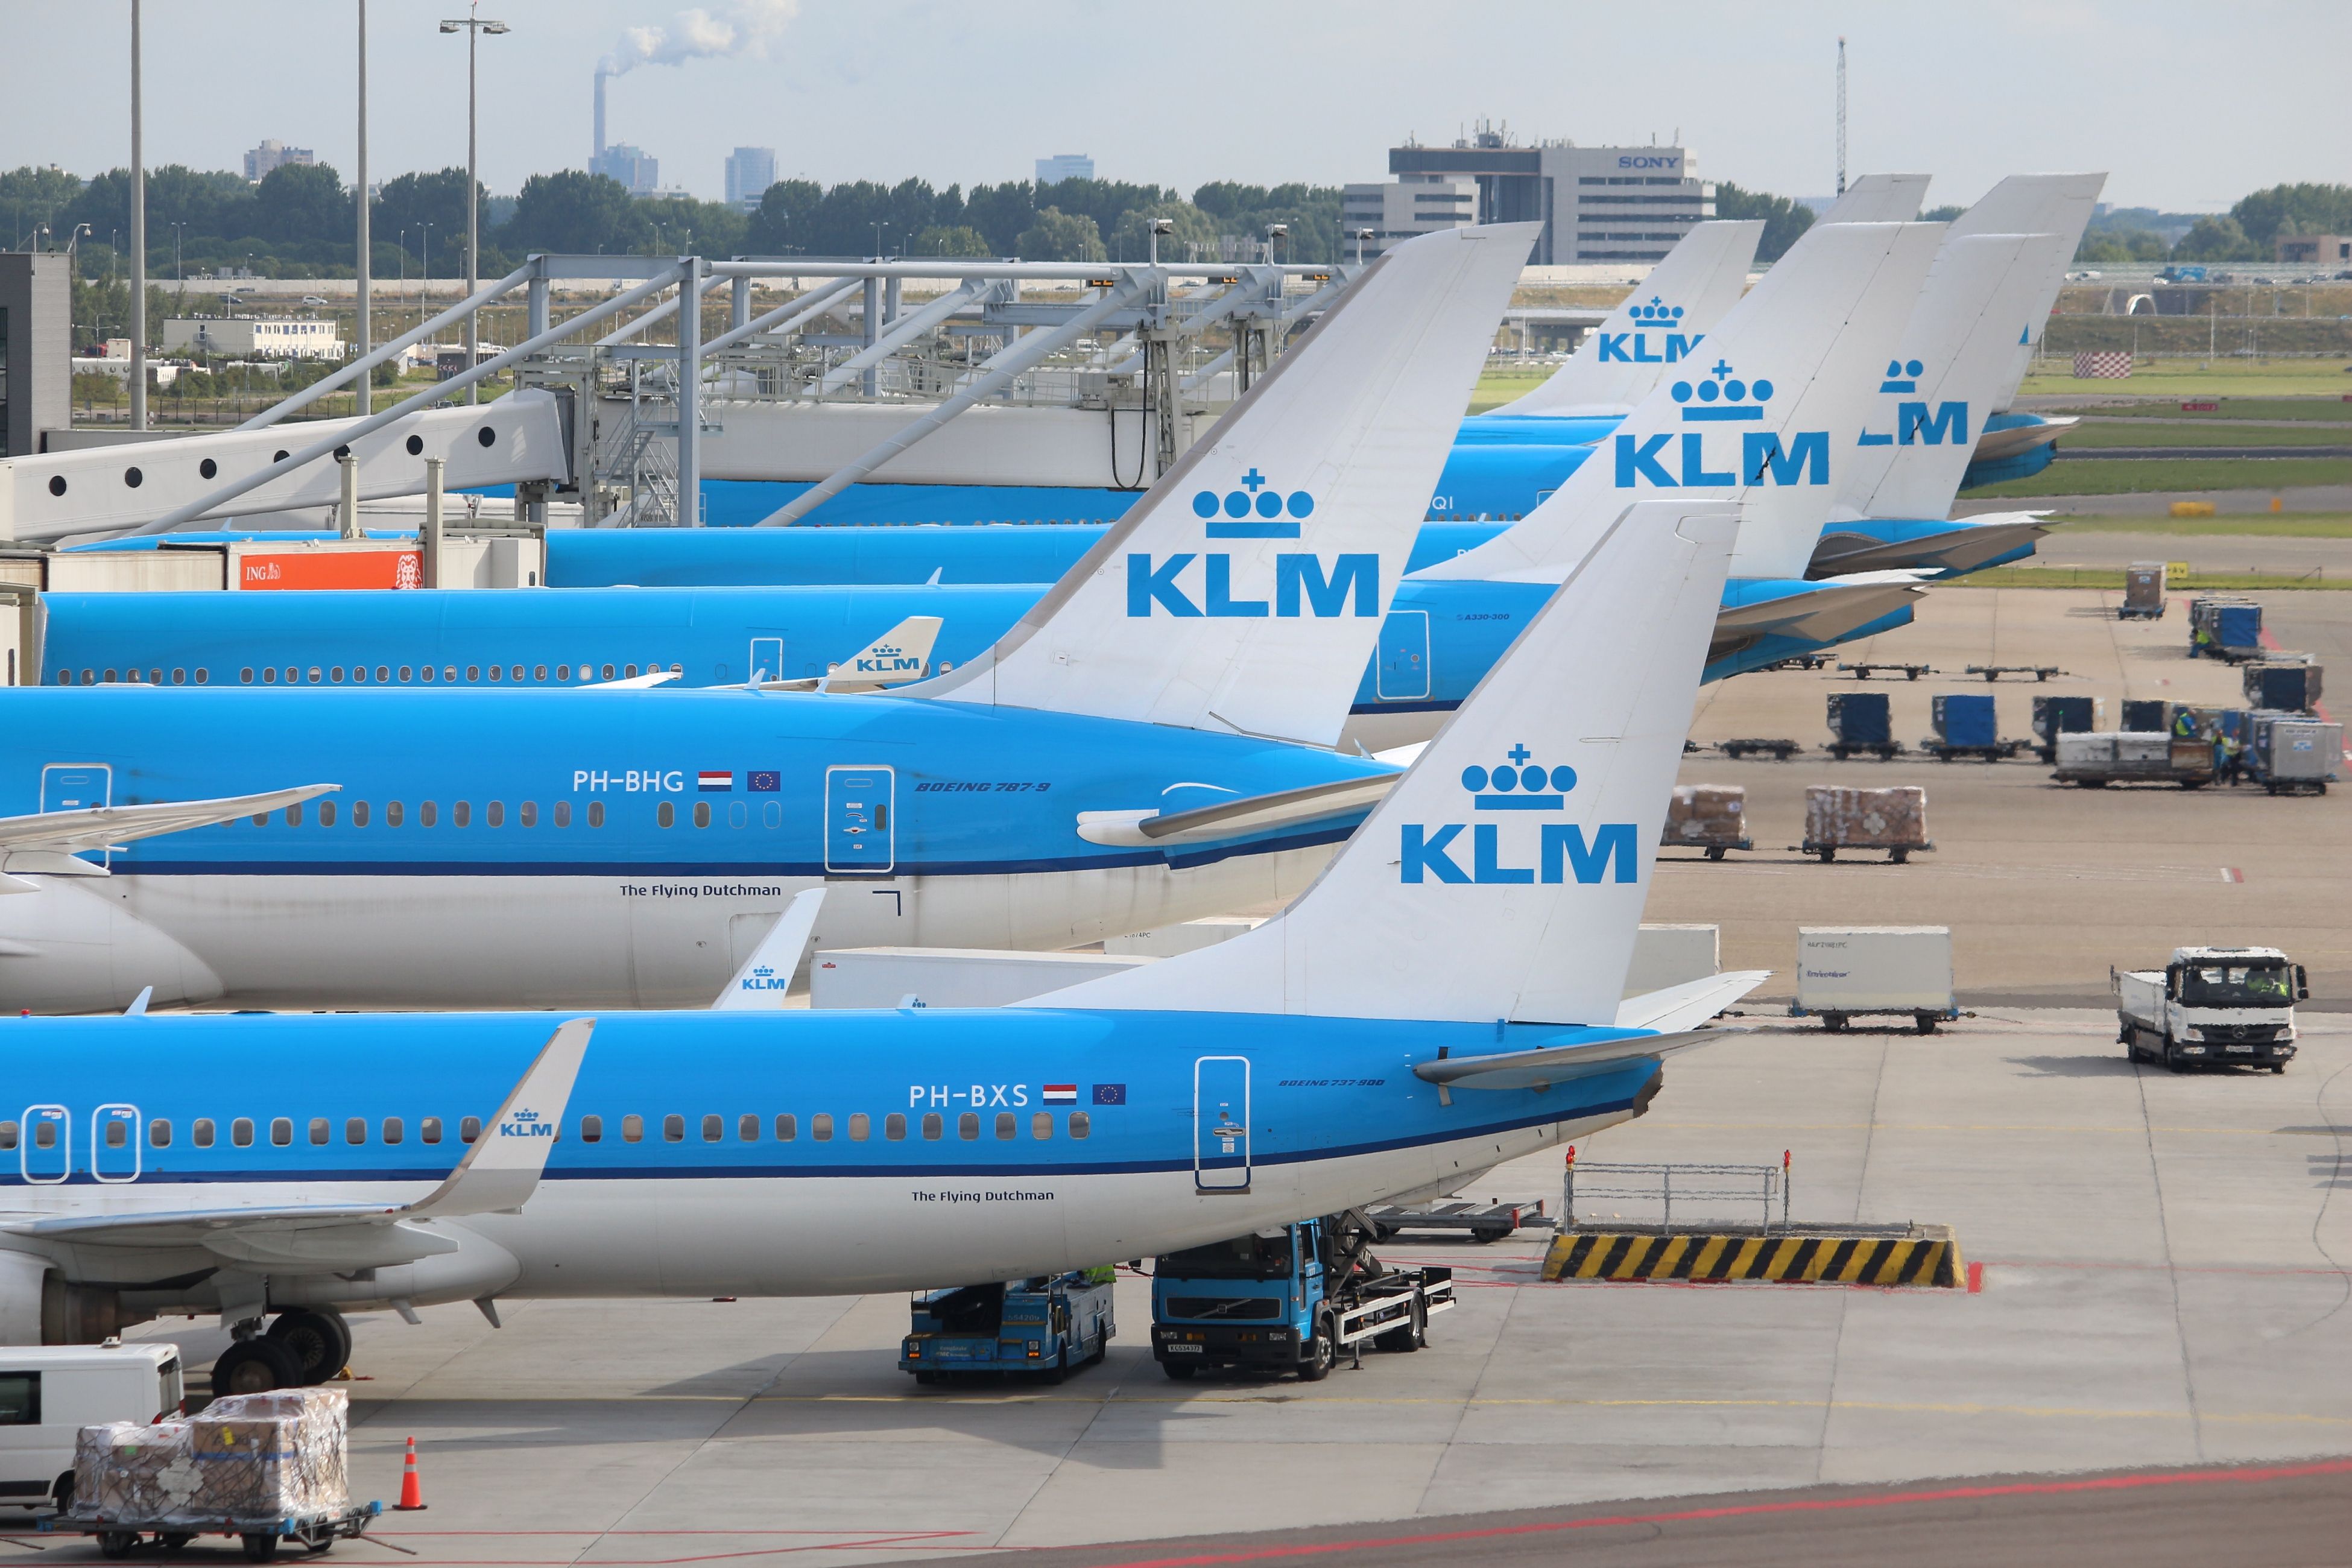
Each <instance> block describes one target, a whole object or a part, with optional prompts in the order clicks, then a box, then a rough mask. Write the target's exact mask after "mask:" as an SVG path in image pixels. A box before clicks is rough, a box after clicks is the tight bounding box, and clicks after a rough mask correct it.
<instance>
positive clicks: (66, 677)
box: [58, 669, 73, 686]
mask: <svg viewBox="0 0 2352 1568" xmlns="http://www.w3.org/2000/svg"><path fill="white" fill-rule="evenodd" d="M72 684H73V671H72V670H70V669H61V670H59V671H58V685H59V686H71V685H72Z"/></svg>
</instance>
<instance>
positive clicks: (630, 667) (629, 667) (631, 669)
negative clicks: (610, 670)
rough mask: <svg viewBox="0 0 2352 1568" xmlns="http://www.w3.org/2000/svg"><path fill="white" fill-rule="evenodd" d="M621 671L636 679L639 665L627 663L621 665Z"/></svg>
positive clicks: (629, 677)
mask: <svg viewBox="0 0 2352 1568" xmlns="http://www.w3.org/2000/svg"><path fill="white" fill-rule="evenodd" d="M621 673H622V674H623V675H625V676H626V677H627V678H628V679H631V680H635V679H636V678H637V667H636V666H635V665H634V664H625V665H623V666H622V667H621Z"/></svg>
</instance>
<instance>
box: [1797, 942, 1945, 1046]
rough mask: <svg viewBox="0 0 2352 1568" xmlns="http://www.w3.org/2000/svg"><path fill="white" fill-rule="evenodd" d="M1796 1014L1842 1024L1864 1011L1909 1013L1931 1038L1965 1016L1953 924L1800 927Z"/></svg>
mask: <svg viewBox="0 0 2352 1568" xmlns="http://www.w3.org/2000/svg"><path fill="white" fill-rule="evenodd" d="M1789 1014H1790V1016H1791V1017H1796V1018H1808V1017H1818V1018H1819V1019H1821V1021H1822V1026H1823V1027H1825V1028H1829V1029H1843V1028H1844V1027H1845V1026H1846V1021H1847V1020H1848V1019H1850V1018H1855V1017H1860V1016H1864V1015H1866V1014H1868V1015H1883V1014H1895V1015H1897V1016H1908V1017H1909V1018H1910V1019H1911V1022H1912V1026H1913V1027H1915V1028H1916V1029H1917V1030H1918V1031H1919V1032H1920V1033H1921V1034H1923V1035H1932V1034H1934V1033H1935V1032H1936V1026H1937V1024H1938V1023H1941V1022H1942V1021H1944V1020H1945V1019H1948V1018H1957V1017H1958V1016H1960V1011H1959V1008H1958V1005H1956V1004H1955V1002H1954V1001H1953V998H1952V931H1951V928H1950V927H1949V926H1800V927H1798V928H1797V999H1796V1001H1794V1002H1793V1003H1791V1004H1790V1006H1789Z"/></svg>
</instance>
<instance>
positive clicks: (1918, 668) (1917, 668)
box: [1838, 663, 1936, 680]
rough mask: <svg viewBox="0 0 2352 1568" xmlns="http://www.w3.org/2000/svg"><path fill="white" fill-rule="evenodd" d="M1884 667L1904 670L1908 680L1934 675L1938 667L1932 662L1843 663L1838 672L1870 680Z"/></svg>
mask: <svg viewBox="0 0 2352 1568" xmlns="http://www.w3.org/2000/svg"><path fill="white" fill-rule="evenodd" d="M1882 669H1899V670H1901V671H1902V672H1903V679H1906V680H1916V679H1919V678H1920V677H1921V676H1923V675H1933V674H1935V673H1936V667H1935V666H1934V665H1932V664H1883V663H1869V664H1841V665H1839V666H1838V673H1839V674H1840V675H1851V676H1853V678H1854V679H1856V680H1868V679H1870V678H1871V677H1872V676H1873V675H1874V674H1875V673H1876V672H1878V671H1879V670H1882Z"/></svg>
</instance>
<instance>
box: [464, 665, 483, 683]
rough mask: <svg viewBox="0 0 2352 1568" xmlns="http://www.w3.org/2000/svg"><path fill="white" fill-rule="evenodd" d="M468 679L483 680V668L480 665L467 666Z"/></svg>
mask: <svg viewBox="0 0 2352 1568" xmlns="http://www.w3.org/2000/svg"><path fill="white" fill-rule="evenodd" d="M466 679H468V680H479V679H482V667H481V666H480V665H478V664H469V665H467V667H466Z"/></svg>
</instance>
